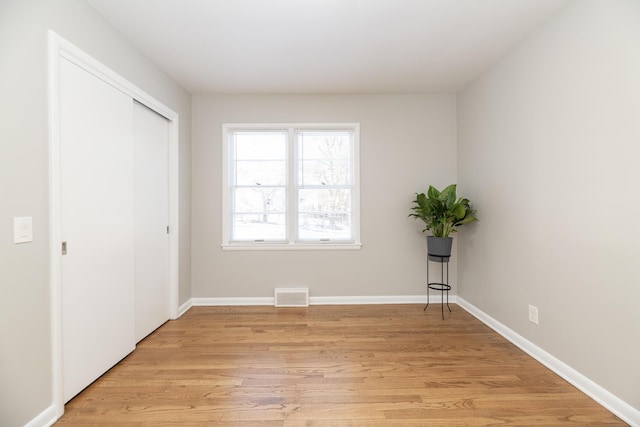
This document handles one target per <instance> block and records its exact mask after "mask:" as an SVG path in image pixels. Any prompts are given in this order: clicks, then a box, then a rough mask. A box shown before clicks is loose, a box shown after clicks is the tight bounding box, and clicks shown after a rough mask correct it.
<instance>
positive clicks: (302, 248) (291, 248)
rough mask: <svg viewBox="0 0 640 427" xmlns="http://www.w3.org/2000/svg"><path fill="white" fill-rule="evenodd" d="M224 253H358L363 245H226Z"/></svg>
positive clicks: (223, 246)
mask: <svg viewBox="0 0 640 427" xmlns="http://www.w3.org/2000/svg"><path fill="white" fill-rule="evenodd" d="M220 247H221V248H222V250H223V251H357V250H360V249H361V248H362V244H361V243H344V244H335V243H334V244H331V243H255V244H254V243H225V244H223V245H221V246H220Z"/></svg>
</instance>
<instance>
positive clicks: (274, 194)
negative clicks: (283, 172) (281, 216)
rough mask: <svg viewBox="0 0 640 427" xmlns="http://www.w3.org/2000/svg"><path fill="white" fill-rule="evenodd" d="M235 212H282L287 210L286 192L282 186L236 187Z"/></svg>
mask: <svg viewBox="0 0 640 427" xmlns="http://www.w3.org/2000/svg"><path fill="white" fill-rule="evenodd" d="M233 192H234V198H233V199H234V206H233V212H234V213H249V212H256V213H262V212H280V213H284V212H285V210H286V206H287V202H286V192H285V189H284V188H281V187H250V188H235V189H234V190H233Z"/></svg>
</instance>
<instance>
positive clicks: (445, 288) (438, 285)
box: [423, 254, 451, 320]
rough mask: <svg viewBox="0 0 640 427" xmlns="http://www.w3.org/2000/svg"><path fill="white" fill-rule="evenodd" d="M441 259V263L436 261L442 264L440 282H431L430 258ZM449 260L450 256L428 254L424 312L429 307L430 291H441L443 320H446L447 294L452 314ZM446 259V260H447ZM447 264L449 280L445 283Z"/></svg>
mask: <svg viewBox="0 0 640 427" xmlns="http://www.w3.org/2000/svg"><path fill="white" fill-rule="evenodd" d="M431 257H434V258H440V261H434V262H439V263H440V282H430V281H429V278H430V276H429V264H430V262H431V260H430V258H431ZM449 258H450V257H448V256H440V255H432V254H428V256H427V305H425V306H424V309H423V311H424V310H426V309H427V307H429V289H431V290H434V291H440V293H441V298H442V320H444V294H445V292H446V293H447V308H448V309H449V312H451V307H449V291H450V290H451V285H449ZM445 259H446V260H445ZM445 264H447V279H446V281H445V276H444V271H445V269H444V265H445Z"/></svg>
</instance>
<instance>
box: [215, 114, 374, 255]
mask: <svg viewBox="0 0 640 427" xmlns="http://www.w3.org/2000/svg"><path fill="white" fill-rule="evenodd" d="M243 130H244V131H256V130H264V131H274V130H281V131H287V132H288V135H289V138H288V144H289V145H288V150H287V152H288V157H287V164H288V180H287V227H288V229H287V235H288V236H287V240H286V241H284V242H250V241H249V242H246V241H243V242H236V241H231V240H230V236H231V225H232V215H233V212H232V205H231V194H232V190H231V183H232V180H231V176H230V172H231V171H230V162H231V160H232V153H231V152H230V151H231V150H230V149H229V148H230V142H229V133H230V132H234V131H243ZM322 130H325V131H349V132H353V159H352V160H353V171H352V172H353V187H352V206H351V228H352V234H353V240H350V241H345V242H340V241H328V242H322V241H316V240H312V241H298V240H296V239H297V236H296V235H297V232H296V230H297V207H296V206H295V205H296V198H297V185H296V182H295V174H296V173H297V172H296V170H295V169H296V164H297V162H296V153H297V150H296V149H295V145H296V138H295V135H296V131H322ZM221 247H222V249H223V250H358V249H360V248H361V247H362V244H361V242H360V124H359V123H224V124H223V125H222V245H221Z"/></svg>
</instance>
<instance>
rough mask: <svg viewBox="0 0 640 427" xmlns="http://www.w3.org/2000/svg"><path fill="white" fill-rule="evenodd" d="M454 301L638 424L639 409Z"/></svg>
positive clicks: (466, 304)
mask: <svg viewBox="0 0 640 427" xmlns="http://www.w3.org/2000/svg"><path fill="white" fill-rule="evenodd" d="M456 300H457V304H458V305H459V306H460V307H462V308H463V309H465V310H466V311H468V312H469V313H470V314H471V315H472V316H474V317H476V318H477V319H478V320H480V321H481V322H483V323H484V324H486V325H487V326H489V327H490V328H491V329H493V330H494V331H496V332H497V333H499V334H500V335H502V336H503V337H505V338H506V339H507V340H509V341H510V342H511V343H513V344H514V345H515V346H517V347H519V348H520V349H521V350H522V351H524V352H525V353H527V354H528V355H530V356H531V357H533V358H534V359H536V360H537V361H538V362H540V363H542V364H543V365H544V366H546V367H547V368H549V369H551V370H552V371H553V372H555V373H556V374H558V375H560V376H561V377H562V378H564V379H565V380H567V381H568V382H569V383H571V384H572V385H574V386H575V387H576V388H577V389H578V390H580V391H582V392H583V393H584V394H586V395H587V396H589V397H590V398H592V399H593V400H595V401H596V402H598V403H599V404H600V405H602V406H604V407H605V408H607V409H608V410H609V411H611V412H612V413H614V414H615V415H616V416H618V417H619V418H620V419H622V420H623V421H624V422H626V423H628V424H629V425H631V426H640V411H639V410H638V409H636V408H634V407H633V406H631V405H629V404H628V403H627V402H625V401H624V400H622V399H620V398H618V397H617V396H615V395H614V394H612V393H611V392H609V391H608V390H606V389H605V388H603V387H601V386H600V385H598V384H596V383H595V382H593V381H592V380H590V379H589V378H587V377H585V376H584V375H582V374H581V373H580V372H578V371H576V370H575V369H573V368H572V367H571V366H569V365H567V364H566V363H564V362H562V361H561V360H559V359H557V358H556V357H554V356H553V355H551V354H549V353H547V352H546V351H544V350H543V349H541V348H540V347H538V346H537V345H535V344H534V343H532V342H531V341H529V340H527V339H526V338H524V337H523V336H521V335H519V334H518V333H516V332H515V331H514V330H512V329H510V328H509V327H507V326H505V325H504V324H502V323H500V322H499V321H497V320H496V319H494V318H493V317H491V316H489V315H488V314H486V313H485V312H483V311H482V310H480V309H479V308H477V307H476V306H474V305H473V304H471V303H469V302H468V301H466V300H465V299H464V298H461V297H457V298H456Z"/></svg>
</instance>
